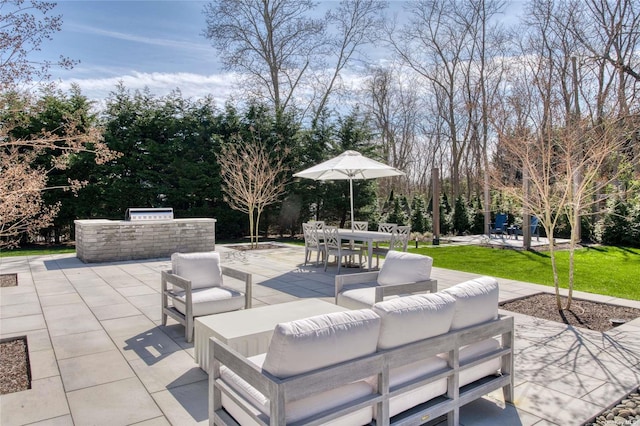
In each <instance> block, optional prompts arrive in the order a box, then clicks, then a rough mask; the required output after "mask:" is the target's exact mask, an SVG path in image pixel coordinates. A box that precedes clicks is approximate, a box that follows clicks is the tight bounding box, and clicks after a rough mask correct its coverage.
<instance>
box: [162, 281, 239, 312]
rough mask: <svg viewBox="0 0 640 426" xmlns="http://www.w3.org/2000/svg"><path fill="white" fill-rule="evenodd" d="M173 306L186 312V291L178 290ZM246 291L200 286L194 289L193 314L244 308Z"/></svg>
mask: <svg viewBox="0 0 640 426" xmlns="http://www.w3.org/2000/svg"><path fill="white" fill-rule="evenodd" d="M176 295H177V297H176V298H175V299H173V306H174V307H175V308H176V309H177V310H178V311H180V312H181V313H182V314H185V312H186V308H185V298H186V296H185V292H184V291H180V292H176ZM244 299H245V297H244V293H241V292H239V291H237V290H234V289H232V288H228V287H209V288H200V289H196V290H193V291H192V294H191V302H192V304H193V316H195V317H199V316H202V315H213V314H218V313H220V312H229V311H235V310H238V309H242V308H244V302H245V300H244Z"/></svg>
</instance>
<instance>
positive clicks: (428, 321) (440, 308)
mask: <svg viewBox="0 0 640 426" xmlns="http://www.w3.org/2000/svg"><path fill="white" fill-rule="evenodd" d="M455 303H456V300H455V299H454V298H453V297H452V296H450V295H448V294H442V293H429V294H418V295H413V296H405V297H398V298H395V299H391V300H385V301H384V302H378V303H376V304H375V305H373V311H374V312H375V313H376V314H378V315H379V316H380V318H381V326H380V336H379V338H378V349H390V348H394V347H396V346H400V345H404V344H407V343H411V342H416V341H418V340H422V339H427V338H429V337H433V336H437V335H439V334H444V333H446V332H448V331H449V328H450V327H451V322H452V320H453V314H454V312H455Z"/></svg>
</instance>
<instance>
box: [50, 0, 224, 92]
mask: <svg viewBox="0 0 640 426" xmlns="http://www.w3.org/2000/svg"><path fill="white" fill-rule="evenodd" d="M205 4H206V2H202V1H141V0H137V1H93V0H83V1H76V0H62V1H58V4H57V6H56V8H55V9H54V11H55V13H56V14H60V15H62V19H63V24H62V31H60V32H58V33H56V34H54V36H53V40H50V41H47V42H45V44H44V45H43V49H42V51H41V52H39V54H38V55H39V56H40V58H43V59H44V58H46V59H50V60H56V59H57V58H58V57H59V56H60V55H64V56H68V57H70V58H72V59H74V60H78V61H80V63H79V64H77V65H76V66H75V67H74V68H73V69H71V70H64V69H54V70H52V71H53V72H52V76H53V80H54V81H57V82H59V83H60V87H61V88H62V89H67V88H69V87H70V85H71V83H77V84H79V85H80V87H81V89H82V93H83V94H84V95H85V96H87V97H89V98H90V99H104V98H105V97H106V96H108V94H109V93H110V92H112V91H113V90H114V89H115V87H116V84H117V83H118V82H119V81H122V82H123V83H124V85H125V87H126V88H128V89H131V90H135V89H143V88H145V87H148V88H149V89H150V90H151V92H152V93H154V94H157V95H160V96H162V95H165V94H167V93H169V92H170V91H171V90H174V89H176V88H180V90H181V91H182V93H183V95H184V96H185V97H201V96H204V95H206V94H214V96H216V97H217V98H221V99H226V98H228V94H229V93H230V92H229V89H230V87H229V84H228V81H229V78H230V77H229V75H227V74H226V73H225V72H224V71H223V69H222V67H221V65H220V63H219V62H218V61H217V55H216V51H215V49H214V48H213V47H212V46H211V44H210V42H209V41H208V40H207V39H206V38H205V37H204V36H203V35H202V33H203V31H204V29H205V17H204V15H203V13H202V11H203V8H204V5H205Z"/></svg>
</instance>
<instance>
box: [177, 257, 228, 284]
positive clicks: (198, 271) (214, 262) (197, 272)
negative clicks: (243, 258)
mask: <svg viewBox="0 0 640 426" xmlns="http://www.w3.org/2000/svg"><path fill="white" fill-rule="evenodd" d="M171 272H172V273H173V274H174V275H178V276H180V277H182V278H185V279H187V280H189V281H191V288H192V289H196V288H203V287H212V286H220V285H222V268H221V266H220V254H219V253H217V252H215V251H208V252H198V253H173V254H172V255H171Z"/></svg>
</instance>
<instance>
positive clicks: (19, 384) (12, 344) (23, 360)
mask: <svg viewBox="0 0 640 426" xmlns="http://www.w3.org/2000/svg"><path fill="white" fill-rule="evenodd" d="M30 378H31V375H30V374H29V355H28V352H27V339H26V338H24V337H19V338H15V339H11V340H6V341H3V342H0V395H4V394H7V393H13V392H20V391H23V390H27V389H31V379H30Z"/></svg>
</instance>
